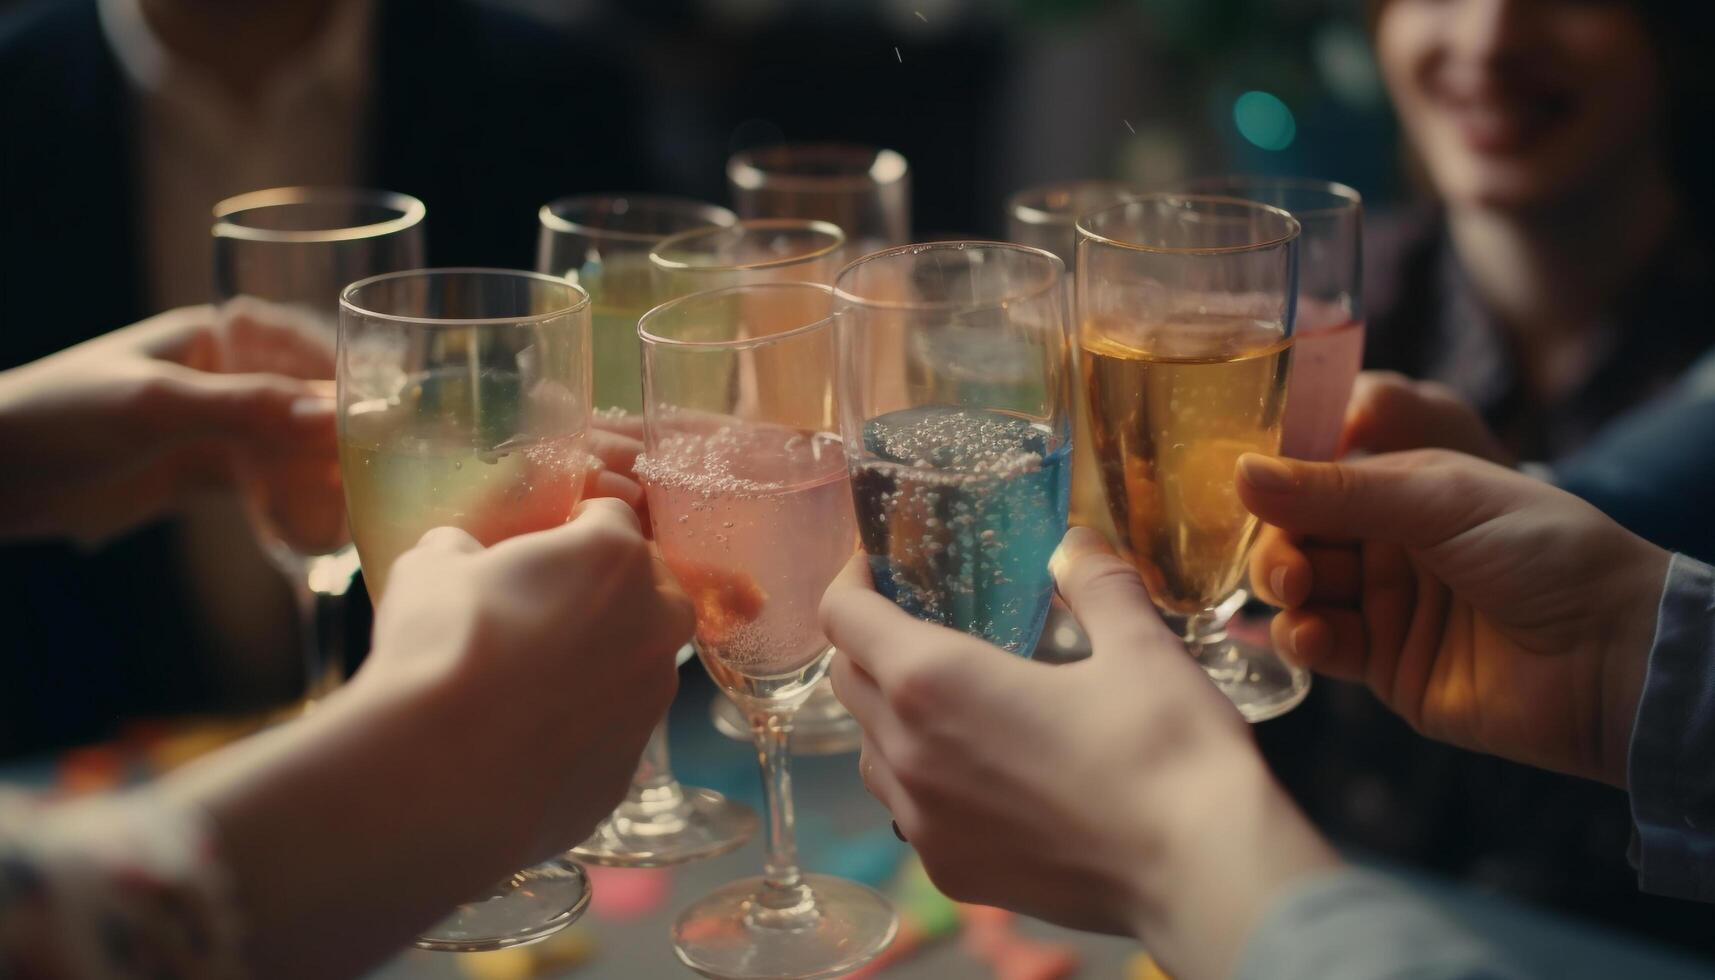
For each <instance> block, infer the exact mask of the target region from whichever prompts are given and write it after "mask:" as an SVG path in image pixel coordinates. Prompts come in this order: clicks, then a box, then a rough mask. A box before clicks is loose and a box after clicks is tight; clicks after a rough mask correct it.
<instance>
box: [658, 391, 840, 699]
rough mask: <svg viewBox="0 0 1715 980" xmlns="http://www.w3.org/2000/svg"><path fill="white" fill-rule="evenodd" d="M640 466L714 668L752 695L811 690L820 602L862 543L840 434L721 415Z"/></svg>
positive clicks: (663, 439) (821, 660)
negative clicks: (854, 513)
mask: <svg viewBox="0 0 1715 980" xmlns="http://www.w3.org/2000/svg"><path fill="white" fill-rule="evenodd" d="M671 424H672V423H671V422H667V423H664V425H671ZM637 473H638V475H639V476H640V477H641V478H642V479H643V481H644V483H645V485H646V486H647V488H648V494H649V512H650V517H651V519H652V520H653V522H654V525H655V542H656V546H657V547H658V548H659V549H660V552H661V558H662V560H663V561H665V562H666V563H667V567H668V568H669V569H671V570H672V571H673V574H674V576H675V577H677V578H678V580H679V583H680V584H681V585H682V586H684V588H685V591H686V592H687V593H688V594H689V595H690V597H691V599H692V601H693V602H694V603H695V604H696V607H697V635H696V647H697V653H698V654H699V655H701V657H702V658H703V663H704V664H705V665H706V666H707V667H708V669H709V673H710V674H711V675H713V676H714V678H715V680H716V681H717V682H719V683H720V684H721V685H722V686H723V687H725V688H727V689H728V690H729V691H733V692H735V693H740V694H746V695H749V696H752V697H758V698H786V697H791V696H794V695H795V694H797V693H799V692H801V691H804V690H807V689H808V687H809V686H810V685H811V684H813V683H815V681H816V680H818V679H819V678H820V676H821V674H822V672H823V669H824V667H825V664H826V658H825V657H824V654H826V653H827V652H828V648H829V647H828V641H827V638H826V637H824V636H823V635H822V630H821V627H820V626H819V625H818V624H817V620H816V607H817V605H818V604H819V603H820V602H821V601H822V593H823V592H824V591H825V590H826V589H827V587H828V584H829V583H830V582H832V581H833V579H834V576H835V575H837V574H839V571H840V569H841V568H842V567H843V566H844V565H845V563H846V562H847V561H848V560H849V559H850V558H851V556H852V554H853V552H854V551H855V550H856V546H857V527H856V521H855V519H854V517H853V514H852V495H851V486H850V483H849V481H848V480H847V478H846V460H845V454H844V449H843V447H842V445H841V442H840V439H839V437H838V436H834V435H829V434H827V433H823V432H814V433H813V432H807V431H803V430H799V429H790V428H785V427H780V426H772V425H760V424H756V423H749V422H743V421H740V420H738V419H732V418H714V419H709V420H706V421H699V422H698V423H696V424H695V427H694V429H693V430H691V431H684V430H681V431H676V432H668V433H666V434H664V435H662V436H660V437H659V438H657V439H656V440H655V446H654V448H653V449H651V450H650V451H649V452H648V453H647V454H645V455H644V456H643V457H642V458H640V459H639V460H638V461H637Z"/></svg>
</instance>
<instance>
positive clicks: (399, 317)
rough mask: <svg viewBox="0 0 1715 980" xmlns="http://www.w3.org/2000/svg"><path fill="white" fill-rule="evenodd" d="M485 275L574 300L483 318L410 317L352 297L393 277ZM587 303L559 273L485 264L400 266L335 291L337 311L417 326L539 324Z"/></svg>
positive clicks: (578, 289) (577, 287) (583, 292)
mask: <svg viewBox="0 0 1715 980" xmlns="http://www.w3.org/2000/svg"><path fill="white" fill-rule="evenodd" d="M456 275H464V276H486V277H490V278H494V279H526V280H530V281H532V282H540V283H545V284H547V285H550V286H555V287H558V288H561V289H567V290H570V291H571V295H572V296H573V297H576V299H575V300H574V301H573V302H572V304H571V305H569V306H563V307H560V308H558V309H553V310H547V311H544V312H541V313H525V314H521V315H519V316H485V317H438V316H413V315H409V314H403V313H381V312H378V311H376V310H371V309H366V308H364V307H362V306H359V305H358V304H357V303H356V302H355V301H354V300H353V298H352V297H353V296H354V295H355V294H356V293H357V292H358V291H359V290H361V289H363V288H365V287H368V286H373V285H375V284H376V283H380V282H386V281H389V280H393V279H436V278H441V277H445V276H456ZM589 305H590V294H589V291H588V290H586V289H584V287H582V286H580V285H578V284H577V283H575V282H572V281H571V280H569V279H565V278H563V277H561V276H550V275H548V274H547V273H545V272H528V271H526V270H523V269H498V268H490V267H486V266H466V265H460V266H445V267H442V268H435V269H404V270H401V271H399V272H383V273H382V274H380V275H378V276H369V277H368V278H366V279H359V280H357V281H356V282H354V283H351V284H350V285H348V286H346V287H345V288H344V289H341V290H340V291H339V308H340V312H341V313H351V314H353V315H355V316H362V317H367V318H369V319H372V320H385V321H388V322H390V323H408V324H411V325H413V326H421V327H483V326H523V325H525V324H531V323H541V322H543V321H545V320H553V319H556V318H558V317H563V316H567V315H570V314H574V313H577V312H579V311H581V310H583V309H586V308H588V306H589Z"/></svg>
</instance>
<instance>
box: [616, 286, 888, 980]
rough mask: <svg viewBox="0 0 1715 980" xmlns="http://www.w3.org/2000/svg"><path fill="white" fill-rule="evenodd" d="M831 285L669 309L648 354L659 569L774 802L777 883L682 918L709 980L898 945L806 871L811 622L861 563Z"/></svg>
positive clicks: (874, 915)
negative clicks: (690, 620) (795, 736)
mask: <svg viewBox="0 0 1715 980" xmlns="http://www.w3.org/2000/svg"><path fill="white" fill-rule="evenodd" d="M833 322H834V321H833V303H832V296H831V293H830V291H829V289H828V287H827V286H824V285H816V284H807V283H762V284H752V285H741V286H734V287H729V288H725V289H718V290H713V291H709V292H701V293H696V294H693V295H690V296H686V297H683V298H681V299H677V300H674V301H671V302H669V303H666V304H663V305H662V306H659V307H656V308H655V309H653V310H651V311H649V312H648V313H647V314H645V315H644V317H643V320H642V322H641V323H640V324H639V325H638V333H639V335H640V336H641V337H642V339H643V370H644V379H645V384H644V417H645V420H646V425H645V435H644V442H645V445H646V447H647V448H646V450H645V452H644V455H643V456H642V457H641V458H640V459H639V460H638V474H639V476H641V477H642V478H643V481H644V486H645V487H646V489H647V491H648V495H649V515H650V520H651V521H653V522H654V525H655V540H656V544H657V546H658V547H659V548H660V552H661V558H662V560H663V561H664V562H666V564H667V567H668V568H669V569H671V570H672V572H673V574H674V575H675V577H677V578H678V580H679V582H680V583H681V584H682V585H683V586H684V588H685V591H686V592H687V593H688V594H689V595H690V596H691V599H692V602H693V603H694V604H695V606H696V610H697V632H696V636H695V638H694V640H693V643H694V644H695V646H696V648H697V654H698V656H700V657H701V658H702V661H703V664H704V666H706V667H707V668H708V671H709V674H710V676H712V677H713V678H714V679H715V681H716V683H718V684H719V685H720V686H721V688H722V690H724V691H725V692H726V694H727V695H728V697H730V698H732V699H733V701H734V702H735V703H736V704H737V705H738V706H739V707H740V708H741V709H742V710H743V712H744V714H745V717H746V718H747V719H748V721H749V722H750V729H751V734H752V738H753V739H754V741H755V745H756V752H757V759H758V761H759V762H760V764H761V766H762V775H763V789H764V792H765V794H766V798H767V801H768V824H767V843H766V857H765V864H764V872H763V874H762V875H761V876H760V877H755V878H746V879H743V880H740V881H737V882H734V883H732V884H729V885H727V886H725V887H723V888H720V889H718V890H716V891H715V892H714V893H712V894H710V895H707V896H705V897H704V898H702V899H701V900H699V901H698V902H696V903H695V904H693V905H692V906H691V907H690V908H687V909H686V910H685V911H684V912H683V913H681V914H680V916H679V918H678V920H677V921H676V922H675V923H674V926H673V947H674V950H675V951H676V952H677V953H678V955H679V958H680V959H681V960H682V961H683V962H684V963H685V964H686V965H687V966H689V967H690V968H691V969H693V970H695V971H696V972H698V973H701V974H703V975H704V976H709V977H757V978H761V977H769V978H807V977H827V976H834V975H837V974H840V973H844V972H846V971H849V970H852V969H855V968H857V967H858V966H860V965H862V964H863V963H866V962H868V961H869V960H871V959H873V958H874V957H875V956H876V955H877V954H879V953H880V952H881V951H882V950H883V949H885V948H886V947H887V945H888V944H889V943H890V942H892V940H893V936H894V933H895V932H896V931H897V929H898V920H897V919H896V917H895V916H894V913H893V909H892V907H891V906H890V905H889V904H888V902H887V900H886V899H884V898H882V897H881V896H880V895H879V894H877V893H876V892H875V891H874V890H873V889H870V888H868V887H866V886H864V885H860V884H857V883H855V882H851V881H846V880H843V879H840V878H834V877H830V876H827V875H817V874H805V873H802V872H801V871H800V870H799V868H798V859H797V845H796V840H795V836H794V815H793V804H792V780H791V774H790V755H789V751H788V750H789V742H790V737H791V733H792V727H793V717H794V715H795V714H796V713H797V711H798V709H799V707H800V706H801V705H802V704H803V703H804V700H805V699H806V698H807V697H809V694H810V691H811V689H812V688H813V687H814V686H815V685H816V683H817V682H818V681H820V680H821V679H822V678H823V677H824V676H825V675H826V674H827V669H828V661H829V659H830V658H831V656H832V654H833V649H832V647H830V646H829V644H828V640H827V638H826V637H825V636H823V635H822V631H821V627H820V626H819V625H818V623H817V618H816V607H817V604H818V603H819V602H820V601H821V597H822V593H823V592H824V591H825V590H826V589H827V587H828V585H829V583H831V582H832V581H833V579H834V577H835V576H836V575H837V574H838V573H839V571H840V569H841V567H842V566H844V565H845V563H846V562H847V561H848V560H849V559H850V558H851V556H852V554H853V553H854V551H855V550H856V544H857V530H856V527H855V524H854V520H853V515H852V501H851V490H850V484H849V482H848V480H847V478H846V463H845V455H844V453H843V452H842V450H841V448H840V438H839V436H837V435H835V434H833V431H834V430H835V429H836V428H837V421H836V419H835V417H834V415H835V365H836V363H837V361H836V358H837V351H836V349H835V331H834V328H833Z"/></svg>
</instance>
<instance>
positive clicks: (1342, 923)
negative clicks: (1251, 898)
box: [1236, 870, 1526, 980]
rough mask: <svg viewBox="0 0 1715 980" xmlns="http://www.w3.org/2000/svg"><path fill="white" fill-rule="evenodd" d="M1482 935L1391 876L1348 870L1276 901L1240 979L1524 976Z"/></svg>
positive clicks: (1501, 979) (1487, 979)
mask: <svg viewBox="0 0 1715 980" xmlns="http://www.w3.org/2000/svg"><path fill="white" fill-rule="evenodd" d="M1525 976H1526V974H1524V973H1522V972H1520V971H1519V970H1518V969H1517V968H1515V967H1513V966H1512V965H1510V964H1508V963H1506V962H1505V961H1504V960H1503V958H1502V957H1501V955H1500V954H1499V953H1498V952H1497V951H1496V950H1494V949H1493V948H1492V947H1490V946H1488V945H1487V944H1485V943H1484V942H1483V941H1482V940H1480V939H1478V938H1477V937H1475V936H1473V935H1472V934H1471V933H1470V932H1468V931H1466V930H1465V929H1464V928H1462V927H1461V926H1459V925H1458V924H1456V923H1454V922H1453V921H1452V920H1450V919H1448V918H1446V917H1445V916H1443V915H1442V914H1441V913H1440V912H1439V911H1437V910H1436V909H1435V907H1434V906H1432V905H1430V904H1429V903H1428V902H1426V901H1424V900H1423V899H1421V898H1419V897H1417V896H1416V895H1414V894H1412V893H1411V892H1410V891H1409V890H1407V889H1406V888H1404V887H1402V886H1400V885H1398V884H1395V883H1394V882H1392V881H1390V880H1388V879H1387V878H1385V877H1383V876H1381V875H1378V874H1374V873H1372V872H1367V871H1358V870H1345V871H1339V872H1335V873H1333V874H1329V875H1322V876H1320V877H1317V878H1314V879H1311V880H1309V881H1306V882H1304V883H1302V884H1300V885H1298V886H1296V887H1295V888H1294V889H1293V890H1292V891H1290V892H1288V893H1287V894H1286V896H1285V897H1284V898H1282V899H1281V900H1280V901H1279V902H1276V903H1275V905H1274V908H1272V909H1271V910H1270V911H1269V913H1268V915H1267V916H1266V917H1265V918H1264V919H1263V921H1262V923H1261V925H1260V926H1258V927H1257V929H1256V930H1255V931H1254V932H1253V933H1252V935H1251V938H1250V940H1249V941H1248V942H1247V943H1246V944H1245V950H1244V954H1243V957H1242V958H1241V960H1240V963H1239V970H1238V973H1237V975H1236V980H1523V978H1524V977H1525Z"/></svg>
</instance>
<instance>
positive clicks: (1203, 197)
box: [1077, 191, 1302, 255]
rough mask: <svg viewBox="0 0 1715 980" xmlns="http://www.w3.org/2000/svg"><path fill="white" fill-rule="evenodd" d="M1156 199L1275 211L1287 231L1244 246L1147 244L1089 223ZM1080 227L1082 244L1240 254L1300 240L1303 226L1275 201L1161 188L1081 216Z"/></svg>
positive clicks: (1166, 251)
mask: <svg viewBox="0 0 1715 980" xmlns="http://www.w3.org/2000/svg"><path fill="white" fill-rule="evenodd" d="M1152 201H1156V202H1162V201H1190V202H1195V203H1198V204H1220V205H1236V206H1238V207H1241V208H1245V209H1248V210H1253V211H1266V212H1272V213H1273V214H1274V215H1276V216H1278V217H1279V218H1281V219H1282V220H1284V221H1285V222H1286V229H1287V230H1286V233H1285V234H1283V235H1277V236H1275V237H1274V238H1269V239H1264V240H1260V241H1254V242H1245V243H1243V244H1240V245H1174V246H1164V245H1146V244H1144V243H1142V242H1128V241H1122V240H1121V239H1118V238H1113V237H1110V236H1108V235H1103V234H1100V233H1098V232H1095V231H1091V230H1090V228H1089V225H1088V222H1089V220H1090V219H1091V218H1094V217H1097V216H1099V215H1104V214H1107V213H1108V212H1110V211H1117V210H1119V209H1120V208H1129V207H1131V206H1132V205H1134V204H1145V203H1149V202H1152ZM1077 227H1078V240H1079V244H1082V243H1083V242H1085V241H1091V242H1097V243H1099V244H1102V245H1111V246H1113V247H1114V248H1122V249H1127V250H1129V251H1133V252H1150V253H1154V254H1157V255H1237V254H1240V253H1243V252H1261V251H1265V250H1267V249H1271V248H1278V247H1280V246H1281V245H1285V244H1286V243H1288V242H1291V241H1293V240H1294V239H1296V238H1297V237H1298V236H1299V234H1300V233H1301V232H1302V226H1301V225H1300V224H1299V223H1298V219H1297V218H1294V217H1293V216H1292V213H1291V212H1290V211H1287V210H1285V209H1284V208H1277V207H1275V206H1274V205H1272V204H1263V203H1261V202H1259V201H1247V200H1245V199H1244V198H1242V197H1226V196H1224V195H1220V194H1181V193H1175V192H1160V191H1157V192H1151V193H1148V194H1139V195H1138V196H1137V197H1134V198H1132V199H1131V200H1129V201H1120V202H1119V203H1117V204H1110V205H1108V206H1107V207H1105V208H1097V209H1096V210H1094V211H1091V212H1090V213H1088V214H1086V215H1084V216H1083V217H1081V218H1079V219H1078V226H1077Z"/></svg>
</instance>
